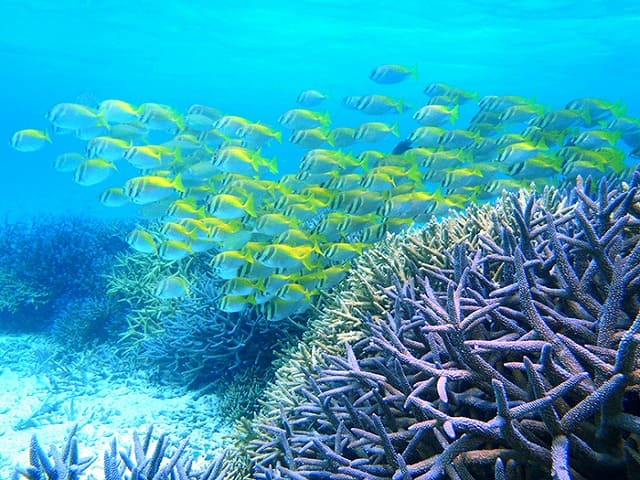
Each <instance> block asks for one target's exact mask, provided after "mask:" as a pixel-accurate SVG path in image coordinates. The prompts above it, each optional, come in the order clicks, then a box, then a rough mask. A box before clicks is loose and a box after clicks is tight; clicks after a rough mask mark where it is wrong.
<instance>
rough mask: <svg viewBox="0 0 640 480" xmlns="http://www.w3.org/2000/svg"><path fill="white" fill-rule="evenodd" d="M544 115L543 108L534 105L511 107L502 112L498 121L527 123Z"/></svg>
mask: <svg viewBox="0 0 640 480" xmlns="http://www.w3.org/2000/svg"><path fill="white" fill-rule="evenodd" d="M540 115H544V106H542V105H535V104H519V105H512V106H510V107H508V108H506V109H505V110H504V111H502V112H501V113H500V115H499V120H500V121H502V122H511V123H528V122H530V121H531V120H532V119H533V118H534V117H537V116H540Z"/></svg>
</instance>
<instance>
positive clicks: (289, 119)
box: [278, 108, 331, 130]
mask: <svg viewBox="0 0 640 480" xmlns="http://www.w3.org/2000/svg"><path fill="white" fill-rule="evenodd" d="M278 123H281V124H282V125H284V126H285V127H287V128H290V129H292V130H306V129H308V128H315V127H320V126H322V127H327V126H329V124H331V117H330V116H329V112H326V113H320V112H315V111H313V110H306V109H303V108H293V109H291V110H287V111H286V112H284V113H283V114H282V115H280V117H279V118H278Z"/></svg>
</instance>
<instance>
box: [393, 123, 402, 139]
mask: <svg viewBox="0 0 640 480" xmlns="http://www.w3.org/2000/svg"><path fill="white" fill-rule="evenodd" d="M391 133H392V134H394V135H395V136H396V137H400V123H398V122H396V123H394V124H393V125H391Z"/></svg>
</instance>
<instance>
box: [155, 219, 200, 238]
mask: <svg viewBox="0 0 640 480" xmlns="http://www.w3.org/2000/svg"><path fill="white" fill-rule="evenodd" d="M160 231H161V232H162V235H163V236H164V238H166V239H167V240H180V241H182V242H189V241H190V240H191V239H192V238H193V237H194V235H193V233H192V232H191V231H190V230H189V229H188V228H187V227H185V226H184V225H182V224H180V223H176V222H166V223H165V224H164V225H162V229H161V230H160Z"/></svg>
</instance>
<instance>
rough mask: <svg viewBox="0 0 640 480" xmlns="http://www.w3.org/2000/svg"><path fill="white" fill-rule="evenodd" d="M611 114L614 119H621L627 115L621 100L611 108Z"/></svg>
mask: <svg viewBox="0 0 640 480" xmlns="http://www.w3.org/2000/svg"><path fill="white" fill-rule="evenodd" d="M611 113H613V114H614V115H615V116H616V117H622V116H624V115H626V113H627V106H626V105H625V104H624V102H623V101H622V99H620V100H618V101H617V102H616V103H614V104H613V107H612V108H611Z"/></svg>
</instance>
